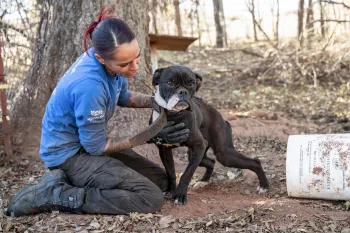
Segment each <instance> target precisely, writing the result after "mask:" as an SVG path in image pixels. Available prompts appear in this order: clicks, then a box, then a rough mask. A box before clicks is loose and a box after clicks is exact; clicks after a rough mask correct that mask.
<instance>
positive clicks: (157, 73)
mask: <svg viewBox="0 0 350 233" xmlns="http://www.w3.org/2000/svg"><path fill="white" fill-rule="evenodd" d="M163 69H164V68H159V69H156V71H154V74H153V79H152V85H153V86H157V85H159V78H160V75H161V73H162V71H163Z"/></svg>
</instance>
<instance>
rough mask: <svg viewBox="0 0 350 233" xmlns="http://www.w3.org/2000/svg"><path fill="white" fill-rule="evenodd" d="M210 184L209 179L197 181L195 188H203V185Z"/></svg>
mask: <svg viewBox="0 0 350 233" xmlns="http://www.w3.org/2000/svg"><path fill="white" fill-rule="evenodd" d="M208 184H209V182H208V181H197V182H196V183H195V184H194V185H193V189H199V188H203V187H205V186H207V185H208Z"/></svg>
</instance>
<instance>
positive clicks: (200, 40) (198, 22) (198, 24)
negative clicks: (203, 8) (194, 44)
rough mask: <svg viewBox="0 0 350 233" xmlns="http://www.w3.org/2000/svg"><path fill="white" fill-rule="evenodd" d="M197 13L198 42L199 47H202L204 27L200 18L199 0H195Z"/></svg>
mask: <svg viewBox="0 0 350 233" xmlns="http://www.w3.org/2000/svg"><path fill="white" fill-rule="evenodd" d="M194 4H195V15H196V21H197V22H196V23H197V33H198V44H199V47H202V29H201V24H200V18H199V0H195V3H194Z"/></svg>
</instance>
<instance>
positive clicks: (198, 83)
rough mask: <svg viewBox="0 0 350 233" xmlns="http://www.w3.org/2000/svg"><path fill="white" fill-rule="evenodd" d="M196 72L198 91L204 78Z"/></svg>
mask: <svg viewBox="0 0 350 233" xmlns="http://www.w3.org/2000/svg"><path fill="white" fill-rule="evenodd" d="M194 74H195V75H196V91H198V90H199V88H200V87H201V85H202V80H203V78H202V76H200V75H199V74H197V73H194Z"/></svg>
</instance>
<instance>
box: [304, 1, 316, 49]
mask: <svg viewBox="0 0 350 233" xmlns="http://www.w3.org/2000/svg"><path fill="white" fill-rule="evenodd" d="M306 30H307V40H308V43H309V44H310V42H311V39H312V37H313V35H314V10H313V4H312V0H309V2H308V7H307V14H306Z"/></svg>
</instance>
